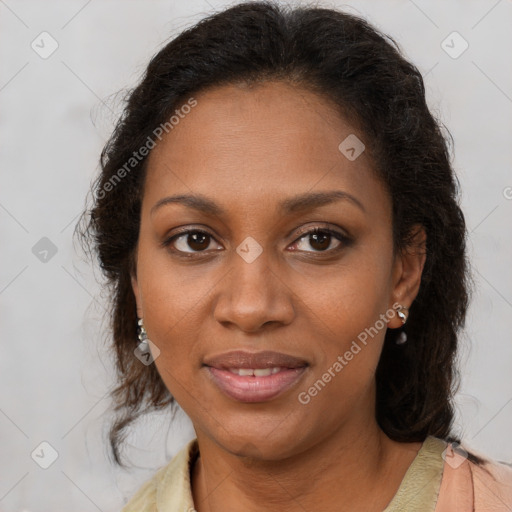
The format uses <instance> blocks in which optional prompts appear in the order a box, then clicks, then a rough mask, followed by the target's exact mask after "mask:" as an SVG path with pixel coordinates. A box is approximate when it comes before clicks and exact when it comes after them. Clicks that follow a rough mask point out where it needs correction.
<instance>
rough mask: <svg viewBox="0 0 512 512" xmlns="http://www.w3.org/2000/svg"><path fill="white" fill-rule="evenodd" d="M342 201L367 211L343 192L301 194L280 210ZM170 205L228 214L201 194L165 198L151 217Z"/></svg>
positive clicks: (203, 211)
mask: <svg viewBox="0 0 512 512" xmlns="http://www.w3.org/2000/svg"><path fill="white" fill-rule="evenodd" d="M340 200H344V201H349V202H351V203H352V204H354V205H356V206H357V207H359V208H360V209H361V210H362V211H363V212H365V211H366V210H365V208H364V206H363V205H362V203H361V202H360V201H359V200H358V199H356V198H355V197H354V196H353V195H351V194H349V193H348V192H344V191H343V190H333V191H327V192H313V193H308V192H307V193H305V194H299V195H296V196H294V197H290V198H288V199H286V200H284V201H282V202H281V203H280V204H279V210H280V212H281V213H282V214H285V215H286V214H288V215H289V214H291V213H299V212H304V211H307V210H314V209H315V208H320V207H322V206H326V205H328V204H331V203H333V202H335V201H340ZM168 204H182V205H183V206H186V207H188V208H192V209H194V210H197V211H200V212H202V213H205V214H208V215H214V216H219V217H220V216H222V215H224V214H225V213H226V212H225V210H224V209H223V208H222V207H220V206H219V205H218V204H216V203H215V202H214V201H212V200H211V199H209V198H207V197H205V196H203V195H201V194H178V195H174V196H168V197H164V198H162V199H160V200H159V201H157V202H156V203H155V205H154V206H153V207H152V208H151V211H150V215H153V214H154V213H155V212H156V210H158V209H159V208H161V207H162V206H165V205H168Z"/></svg>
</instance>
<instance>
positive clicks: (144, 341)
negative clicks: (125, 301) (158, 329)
mask: <svg viewBox="0 0 512 512" xmlns="http://www.w3.org/2000/svg"><path fill="white" fill-rule="evenodd" d="M137 325H138V326H139V328H138V331H139V332H138V334H137V337H138V338H139V347H141V345H142V347H141V348H143V349H144V348H146V347H147V346H148V335H147V333H146V329H145V328H144V322H143V320H142V318H139V320H138V322H137Z"/></svg>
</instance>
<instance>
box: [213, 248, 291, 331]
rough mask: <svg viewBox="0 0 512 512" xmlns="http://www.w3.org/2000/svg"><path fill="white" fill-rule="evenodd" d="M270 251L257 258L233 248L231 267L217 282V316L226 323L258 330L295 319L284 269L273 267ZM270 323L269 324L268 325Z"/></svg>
mask: <svg viewBox="0 0 512 512" xmlns="http://www.w3.org/2000/svg"><path fill="white" fill-rule="evenodd" d="M270 256H271V255H270V251H265V250H263V252H262V253H261V254H260V255H259V256H258V257H257V258H256V259H255V260H254V261H250V262H249V260H245V259H244V258H242V257H241V256H240V255H239V254H238V253H236V252H233V255H232V258H230V260H231V261H230V262H229V263H228V265H229V267H230V270H229V272H228V273H227V274H226V275H225V276H224V278H223V279H222V280H221V281H220V282H219V283H218V287H217V291H218V297H217V300H216V303H215V306H214V318H215V319H216V320H217V321H218V322H219V323H221V324H223V325H224V326H225V327H231V328H233V327H234V326H236V327H237V328H238V329H240V330H242V331H244V332H247V333H255V332H259V331H261V330H262V329H264V328H267V327H268V326H269V325H271V326H273V327H274V328H275V327H278V326H279V325H281V326H284V325H288V324H290V323H291V322H292V321H293V318H294V316H295V310H294V307H293V293H292V291H291V289H290V287H289V286H288V285H287V284H286V282H285V281H284V274H283V272H279V269H278V268H277V267H276V265H273V267H272V261H270V260H271V257H270ZM266 326H267V327H266Z"/></svg>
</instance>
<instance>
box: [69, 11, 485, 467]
mask: <svg viewBox="0 0 512 512" xmlns="http://www.w3.org/2000/svg"><path fill="white" fill-rule="evenodd" d="M271 80H280V81H287V82H288V83H292V84H295V85H298V86H300V87H303V88H304V89H306V90H310V91H313V92H315V93H316V94H318V95H319V96H321V97H322V98H324V100H325V101H327V102H329V104H331V105H333V106H334V107H335V108H337V110H338V112H340V114H342V115H343V116H345V117H346V118H347V119H348V120H349V121H350V122H351V123H352V124H353V126H357V127H358V128H359V129H360V130H361V132H362V133H363V134H364V135H365V144H366V148H367V153H368V154H369V155H370V156H371V158H372V160H373V162H374V164H375V169H376V172H377V174H378V176H379V177H380V178H381V180H382V181H383V183H385V185H386V186H387V189H388V191H389V194H390V197H391V199H392V215H393V239H394V247H395V251H403V250H406V248H407V247H408V245H409V243H410V241H411V237H412V236H413V235H414V233H413V231H412V230H413V227H414V226H417V225H421V226H423V228H424V229H425V232H426V235H427V244H426V253H427V254H426V262H425V266H424V271H423V275H422V280H421V286H420V290H419V293H418V296H417V298H416V300H415V301H414V303H413V304H412V305H411V307H410V316H409V320H408V322H407V324H406V326H404V327H403V328H402V329H405V331H406V332H407V335H408V337H409V340H410V342H408V343H406V344H404V345H401V344H396V343H395V340H396V337H397V336H398V334H399V333H400V329H393V330H388V331H387V332H386V336H385V342H384V346H383V350H382V354H381V358H380V361H379V365H378V368H377V372H376V385H377V400H376V411H375V414H376V418H377V421H378V423H379V425H380V427H381V428H382V430H383V431H384V432H385V433H386V434H387V435H388V436H389V437H390V438H391V439H393V440H395V441H400V442H418V441H424V440H425V438H426V437H427V436H428V435H433V436H437V437H439V438H443V439H445V440H446V441H448V442H457V443H458V442H460V439H459V438H458V437H456V435H455V434H454V433H453V420H454V406H453V395H454V393H455V392H456V390H457V388H458V385H459V375H458V373H457V371H456V366H455V365H456V362H457V359H456V356H457V339H458V334H459V332H460V329H461V328H462V327H463V325H464V320H465V316H466V310H467V307H468V297H469V289H470V283H471V281H470V279H469V272H468V262H467V259H466V250H465V242H466V227H465V221H464V217H463V214H462V212H461V210H460V208H459V205H458V197H457V194H458V182H457V179H456V177H455V175H454V172H453V170H452V167H451V163H450V153H449V148H450V144H453V141H452V139H451V136H449V132H448V131H447V130H444V127H443V128H441V127H442V123H440V122H439V121H437V120H436V119H435V118H434V117H433V115H432V113H431V112H430V111H429V108H428V107H427V104H426V101H425V88H424V83H423V79H422V76H421V74H420V72H419V71H418V69H417V68H416V67H415V66H414V65H413V64H411V63H410V62H408V61H407V60H406V59H405V58H404V57H403V56H402V54H401V53H400V49H399V46H398V45H397V43H396V42H395V41H394V40H393V39H392V38H391V37H389V36H386V35H384V34H382V33H380V32H379V31H378V30H376V29H375V28H373V27H372V26H371V25H369V24H368V23H367V22H366V21H365V20H363V19H361V18H359V17H356V16H354V15H351V14H347V13H344V12H340V11H337V10H331V9H326V8H319V7H312V6H311V7H294V8H292V7H286V6H278V5H276V4H274V3H271V2H245V3H240V4H238V5H235V6H234V7H231V8H228V9H226V10H224V11H222V12H219V13H217V14H214V15H211V16H209V17H207V18H205V19H203V20H201V21H200V22H199V23H197V24H196V25H195V26H193V27H191V28H189V29H187V30H185V31H184V32H182V33H181V34H180V35H178V36H177V37H176V38H175V39H173V40H171V41H170V42H169V43H168V44H167V45H166V46H164V47H163V48H162V49H161V50H160V51H159V52H158V53H157V54H156V55H155V56H154V57H153V58H152V59H151V61H150V63H149V65H148V67H147V69H146V71H145V74H144V76H143V78H142V80H141V81H140V83H139V84H138V85H137V86H136V87H135V88H134V89H133V90H132V91H130V92H129V94H128V96H127V98H126V105H125V108H124V112H123V115H122V116H121V118H120V120H119V121H118V124H117V126H116V128H115V130H114V132H113V134H112V136H111V138H110V140H109V141H108V143H107V144H106V145H105V147H104V149H103V151H102V153H101V160H100V162H101V174H100V175H99V177H98V178H97V180H96V181H95V183H94V184H93V188H92V190H91V192H93V195H94V200H93V205H92V207H91V208H90V209H88V210H87V209H86V210H85V211H84V212H83V214H82V217H81V220H80V222H79V224H78V226H77V230H76V232H77V233H78V234H79V236H80V237H81V241H82V242H83V243H85V244H86V245H87V247H88V248H89V249H90V247H91V244H92V245H93V252H94V253H95V254H97V256H98V257H99V261H100V265H101V269H102V271H103V273H104V275H105V276H106V278H107V281H108V284H109V285H110V288H109V290H110V291H111V294H112V297H111V307H112V310H111V325H112V331H113V342H114V343H113V347H114V349H115V358H116V369H117V379H118V381H117V387H115V389H114V390H113V391H112V399H113V402H114V411H115V413H116V419H115V421H114V422H113V424H112V425H111V428H110V446H111V450H112V454H113V457H114V460H115V461H116V463H118V464H120V465H123V461H122V457H121V452H120V445H121V443H122V442H123V440H124V439H125V436H126V428H127V427H128V426H129V425H130V424H131V423H132V422H133V421H134V420H135V419H137V418H138V417H139V416H140V415H141V414H143V413H147V412H150V411H152V410H158V409H163V408H165V407H167V406H169V405H173V406H174V405H175V402H174V398H173V397H172V396H171V394H170V393H169V391H168V390H167V388H166V387H165V385H164V383H163V381H162V379H161V377H160V375H159V373H158V371H157V368H156V366H155V365H154V364H151V365H149V366H145V365H143V364H140V362H139V361H138V360H137V359H136V358H135V357H134V353H133V352H134V348H135V346H136V342H137V332H136V326H137V315H136V304H135V297H134V294H133V290H132V287H131V281H130V275H131V273H133V274H135V272H136V268H135V260H134V254H135V250H136V246H137V240H138V235H139V224H140V208H141V199H142V196H143V188H144V180H145V169H146V162H147V156H144V157H140V155H139V156H138V159H137V162H133V161H132V163H133V164H134V165H133V166H132V168H130V169H127V166H126V162H128V161H131V160H130V159H133V156H134V152H137V150H138V149H139V148H141V147H143V146H144V145H145V144H147V142H148V140H150V139H154V136H155V128H157V127H158V126H161V125H162V124H163V123H165V122H167V121H168V119H169V117H170V116H171V115H172V114H173V112H174V111H175V109H176V108H177V107H179V106H180V105H182V104H183V102H184V100H185V99H186V98H190V97H191V96H192V95H193V94H194V93H198V92H199V91H204V90H205V89H207V88H209V87H214V86H219V85H223V84H235V83H245V84H258V83H263V82H265V81H271ZM443 131H446V135H443ZM137 154H138V153H137ZM122 169H124V170H125V172H121V170H122ZM171 409H172V407H171ZM469 458H470V460H472V461H473V462H475V463H477V464H482V463H483V462H484V459H481V458H479V457H477V456H476V455H473V454H470V455H469Z"/></svg>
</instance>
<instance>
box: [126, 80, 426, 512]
mask: <svg viewBox="0 0 512 512" xmlns="http://www.w3.org/2000/svg"><path fill="white" fill-rule="evenodd" d="M194 97H195V98H196V99H197V106H195V107H194V108H193V109H192V110H191V112H190V113H189V114H187V116H185V117H184V119H182V120H180V122H179V124H178V125H176V126H175V127H174V129H173V130H172V131H170V132H169V134H168V135H167V136H166V137H165V138H164V139H163V140H162V142H161V143H159V144H158V145H157V146H156V147H155V149H153V150H152V152H151V154H150V156H149V161H148V168H147V176H146V182H145V190H144V197H143V202H142V212H141V226H140V236H139V243H138V247H137V253H136V257H137V274H136V275H133V276H132V285H133V291H134V294H135V297H136V301H137V312H138V316H139V317H141V318H144V324H145V327H146V330H147V333H148V337H149V339H150V340H151V341H152V342H153V343H154V344H155V345H156V346H158V348H159V349H160V355H159V356H158V357H157V359H156V360H155V364H156V366H157V369H158V371H159V373H160V375H161V377H162V379H163V381H164V383H165V385H166V386H167V387H168V389H169V391H170V392H171V394H172V395H173V396H174V397H175V399H176V400H177V402H178V403H179V404H180V406H181V407H182V408H183V410H184V411H185V412H186V413H187V415H188V416H189V417H190V419H191V421H192V423H193V425H194V429H195V432H196V435H197V438H198V443H199V449H200V458H199V459H198V462H197V463H196V464H195V466H194V468H193V471H192V477H191V478H192V480H191V481H192V492H193V498H194V503H195V508H196V510H198V511H199V512H217V511H223V512H225V511H239V510H245V511H249V512H253V511H254V512H256V511H268V510H280V511H284V512H286V511H292V510H293V511H296V510H305V511H313V510H322V511H331V510H332V511H334V510H336V511H339V510H350V511H354V510H364V511H366V512H368V511H372V510H375V511H377V510H383V509H384V508H385V507H386V505H387V504H388V503H389V502H390V500H391V499H392V498H393V496H394V494H395V493H396V491H397V489H398V487H399V485H400V482H401V480H402V478H403V476H404V474H405V472H406V470H407V468H408V467H409V465H410V464H411V462H412V461H413V459H414V457H415V456H416V454H417V452H418V450H419V448H420V447H421V443H410V444H409V443H397V442H394V441H392V440H390V439H389V438H388V437H387V436H386V435H385V434H384V432H383V431H382V430H381V429H380V428H379V426H378V425H377V422H376V419H375V413H374V408H375V370H376V367H377V364H378V361H379V357H380V353H381V350H382V345H383V341H384V334H385V330H386V328H385V327H384V328H383V329H381V330H380V331H379V333H378V335H376V336H374V337H373V338H370V339H369V342H368V343H367V345H366V346H364V347H363V348H362V350H361V351H360V352H359V353H358V354H357V355H355V356H354V358H353V359H352V360H351V361H349V362H348V364H347V365H346V366H344V368H343V370H342V371H340V372H338V373H337V374H336V376H335V377H334V378H332V380H331V381H330V382H329V383H328V384H327V385H326V386H325V387H324V388H323V389H322V390H321V392H319V393H318V394H317V395H316V396H315V397H313V398H312V399H311V401H310V402H309V403H308V404H306V405H303V404H301V403H299V401H298V398H297V397H298V394H299V393H300V392H302V391H307V390H308V388H310V387H311V386H312V385H313V384H314V383H315V382H316V381H317V380H318V379H319V378H321V376H322V374H323V373H324V372H325V371H327V369H328V368H329V367H332V365H333V363H334V362H335V361H336V360H337V357H338V356H339V355H343V354H344V353H345V352H346V351H347V350H348V349H349V348H350V346H351V343H352V341H353V340H356V339H357V336H358V334H359V333H361V332H362V331H364V329H365V328H368V327H370V326H373V325H375V323H376V321H377V320H378V319H379V316H380V315H381V314H384V313H386V312H387V311H389V310H391V309H392V306H393V304H394V303H396V302H398V303H400V304H402V305H405V306H410V304H411V303H412V302H413V300H414V298H415V297H416V295H417V293H418V289H419V285H420V280H421V273H422V270H423V265H424V260H425V256H424V253H422V252H421V251H418V250H410V251H408V252H407V253H404V254H395V253H394V251H393V245H392V224H391V211H392V210H391V199H390V197H389V194H388V192H387V190H386V188H385V187H384V185H383V184H382V183H381V181H380V180H379V179H378V177H377V176H376V174H375V172H374V170H373V167H372V161H371V159H370V157H369V155H368V154H367V152H363V153H362V154H361V155H360V156H359V157H358V158H357V159H356V160H354V161H350V160H348V159H347V158H346V157H345V156H344V155H343V154H342V153H341V152H340V151H339V150H338V145H339V144H340V142H341V141H343V140H344V139H345V138H346V137H347V136H348V135H349V134H356V135H357V137H358V138H359V139H360V140H362V141H364V138H365V137H364V134H362V133H360V132H359V131H358V130H357V129H356V128H355V127H353V126H351V125H350V124H349V123H348V122H347V121H346V120H345V119H343V118H342V117H341V116H340V115H339V114H338V113H336V112H335V111H334V110H333V109H332V107H331V106H330V104H329V103H328V102H326V101H325V100H324V99H323V98H321V97H319V96H317V95H315V94H314V93H311V92H308V91H306V90H303V89H300V88H298V87H296V86H292V85H289V84H286V83H283V82H266V83H264V84H263V85H261V84H260V85H258V86H255V87H247V86H234V85H229V86H221V87H216V88H213V89H210V90H207V91H203V92H201V93H200V94H198V95H195V96H194ZM333 190H341V191H344V192H345V193H348V194H350V195H351V196H353V197H354V198H355V199H356V200H357V201H358V202H360V203H361V205H362V208H360V207H359V206H357V205H356V203H355V202H353V201H351V200H347V199H342V200H336V201H335V202H332V203H330V204H324V205H322V206H320V207H316V208H314V209H309V210H305V211H296V212H292V213H290V214H286V215H284V214H283V213H282V212H280V210H279V204H280V203H281V202H282V201H283V200H286V199H288V198H290V197H292V196H295V195H297V194H303V193H306V192H310V193H311V192H320V191H327V192H328V191H333ZM173 194H202V195H204V196H206V197H208V198H209V199H211V200H212V201H214V202H215V203H217V204H218V205H219V206H221V207H222V208H223V209H224V210H225V213H224V214H222V215H211V214H206V213H203V212H199V211H196V210H194V209H192V208H190V207H187V206H184V205H182V204H176V203H174V204H167V205H165V206H161V207H160V208H157V209H156V210H154V211H152V208H153V207H154V206H155V204H156V203H157V202H158V201H159V200H161V199H162V198H164V197H166V196H171V195H173ZM327 223H329V225H330V227H331V228H332V229H334V230H336V231H337V232H339V233H341V234H345V235H348V236H349V238H350V240H351V242H348V243H347V242H340V241H339V240H337V239H336V238H335V237H334V236H332V237H331V238H330V243H329V237H327V241H324V242H321V241H320V242H319V241H316V240H315V239H314V238H312V237H311V236H309V235H307V234H304V233H301V232H299V229H305V230H310V229H311V228H313V227H319V228H325V227H326V226H327ZM180 227H184V228H187V229H202V230H205V231H207V232H208V233H209V234H211V237H206V239H200V240H199V242H198V241H195V242H194V239H191V238H190V236H189V237H187V236H186V235H183V236H182V237H181V238H179V239H178V240H174V243H171V244H169V245H168V246H167V247H165V246H163V245H162V243H163V242H164V241H165V240H166V239H168V238H169V236H172V235H173V234H176V230H177V228H180ZM248 236H250V237H252V238H253V239H255V240H256V241H257V243H258V244H259V245H260V247H261V248H262V251H263V252H262V253H261V254H260V255H259V256H258V257H257V258H256V259H255V260H254V261H252V262H251V263H248V262H247V261H245V260H244V259H243V258H242V257H240V255H239V254H238V253H237V252H236V248H237V247H238V246H239V245H240V244H241V243H242V242H243V241H244V240H245V238H246V237H248ZM414 244H415V247H411V248H410V249H415V248H416V249H418V248H421V247H424V244H425V234H424V232H423V230H421V229H420V230H419V231H418V235H417V236H416V238H415V241H414ZM173 248H174V251H173V250H172V249H173ZM178 249H179V250H181V251H186V254H188V255H189V257H188V258H187V257H186V256H183V257H180V256H178ZM205 249H206V250H205ZM201 251H202V252H201ZM190 255H191V257H190ZM399 326H401V321H400V319H399V318H398V317H397V316H396V315H391V318H390V319H389V321H388V322H387V326H386V327H388V328H397V327H399ZM234 349H245V350H248V351H259V350H275V351H278V352H284V353H288V354H291V355H294V356H297V357H301V358H304V359H306V360H307V361H308V363H309V366H308V368H307V371H306V372H305V373H304V375H303V376H302V378H301V380H300V381H299V383H298V384H296V385H295V386H294V387H293V388H291V389H289V390H288V391H286V392H285V393H284V394H282V395H280V396H279V397H277V398H275V399H273V400H270V401H267V402H259V403H241V402H238V401H235V400H233V399H231V398H229V397H227V396H225V395H224V394H222V393H221V391H220V390H219V389H218V388H217V387H216V386H215V385H214V384H213V383H212V382H211V380H210V379H209V378H208V373H207V370H206V368H204V367H202V363H203V360H204V359H205V358H206V357H211V356H213V355H217V354H220V353H223V352H226V351H228V350H234Z"/></svg>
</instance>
